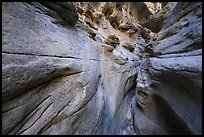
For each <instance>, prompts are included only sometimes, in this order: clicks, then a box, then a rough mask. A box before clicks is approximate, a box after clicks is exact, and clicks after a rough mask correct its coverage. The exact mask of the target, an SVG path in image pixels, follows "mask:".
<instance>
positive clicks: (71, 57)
mask: <svg viewBox="0 0 204 137" xmlns="http://www.w3.org/2000/svg"><path fill="white" fill-rule="evenodd" d="M2 53H4V54H17V55H28V56H40V57H54V58H69V59H82V60H93V61H100V60H98V59H85V58H80V57H74V56H60V55H46V54H45V55H40V54H39V55H38V54H33V53H14V52H5V51H2Z"/></svg>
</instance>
